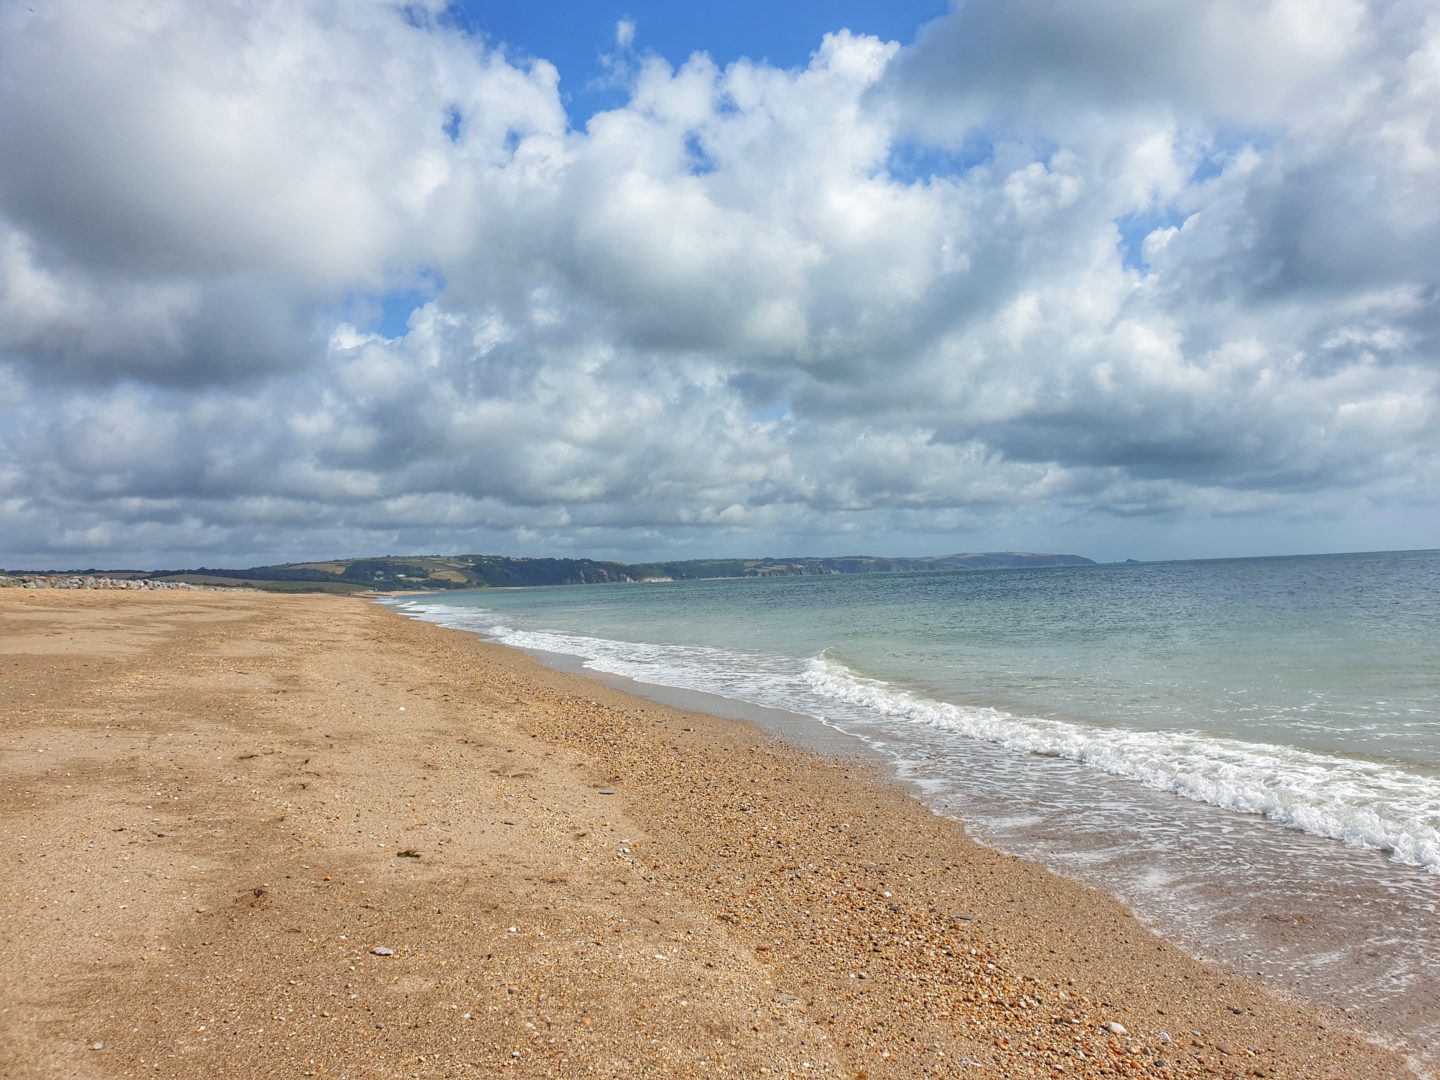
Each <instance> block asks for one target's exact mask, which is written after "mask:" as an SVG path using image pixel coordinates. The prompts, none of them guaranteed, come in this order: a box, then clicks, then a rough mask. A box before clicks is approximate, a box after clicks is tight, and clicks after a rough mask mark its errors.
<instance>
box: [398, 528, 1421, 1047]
mask: <svg viewBox="0 0 1440 1080" xmlns="http://www.w3.org/2000/svg"><path fill="white" fill-rule="evenodd" d="M385 602H386V603H389V604H391V605H393V606H394V607H396V608H397V609H398V610H399V611H401V612H402V613H404V614H406V615H409V616H412V617H414V618H418V619H423V620H426V621H429V622H435V623H439V624H441V625H443V626H449V627H455V628H459V629H462V630H468V631H472V632H474V633H476V634H479V635H481V636H483V637H485V638H488V639H490V640H493V641H497V642H500V643H503V644H506V645H512V646H516V647H519V648H522V649H526V650H529V651H531V652H533V653H536V654H537V655H539V656H541V658H542V659H547V660H549V661H551V662H553V663H557V664H560V665H562V666H563V665H566V664H568V665H571V666H581V667H583V668H585V669H588V670H590V671H592V672H595V673H599V674H601V675H602V676H604V677H608V678H611V679H614V680H618V681H621V682H622V683H624V684H625V685H627V686H628V687H629V688H630V689H632V690H635V691H638V692H642V693H643V692H648V693H651V694H653V695H655V696H659V697H661V698H662V699H665V700H674V699H675V695H676V694H680V695H682V696H683V695H688V696H689V697H688V699H685V698H683V697H682V701H681V703H682V704H690V705H692V706H694V707H699V708H705V707H707V703H708V704H710V705H715V706H721V705H723V708H711V710H710V711H716V712H722V713H725V714H727V715H741V716H748V717H749V718H750V719H753V720H755V721H757V722H760V723H763V724H766V725H768V726H770V727H772V728H775V729H777V730H780V731H781V732H782V734H785V735H787V736H788V737H791V738H794V739H796V740H797V741H800V742H802V743H807V744H812V745H823V746H825V747H826V748H829V749H841V750H843V748H845V747H850V748H853V749H854V751H855V752H863V753H864V754H866V755H867V756H869V757H871V758H872V759H874V760H876V761H878V762H880V763H881V764H882V765H883V767H885V768H887V769H889V770H890V771H891V772H892V773H893V774H894V775H895V776H897V777H898V778H900V779H901V780H903V781H904V782H906V783H908V784H909V785H911V786H912V788H913V790H914V791H915V792H916V794H917V795H918V796H919V797H920V798H921V799H923V800H924V801H925V802H926V803H928V804H929V805H930V806H931V807H932V808H933V809H934V810H935V811H936V812H938V813H940V814H944V815H950V816H953V817H956V818H959V819H961V820H962V821H963V822H964V823H965V825H966V827H967V829H968V831H969V833H970V835H972V836H973V837H974V838H975V839H977V840H979V841H980V842H982V843H984V844H987V845H990V846H992V847H994V848H998V849H1000V850H1003V851H1007V852H1010V853H1013V854H1016V855H1021V856H1024V857H1026V858H1029V859H1034V860H1037V861H1039V862H1041V863H1043V864H1045V865H1046V866H1048V867H1049V868H1050V869H1052V870H1054V871H1055V872H1057V873H1059V874H1062V875H1064V876H1066V877H1069V878H1073V879H1075V880H1078V881H1080V882H1083V883H1085V884H1087V885H1090V886H1093V887H1095V888H1098V889H1101V890H1104V891H1106V892H1109V893H1111V894H1113V895H1115V896H1117V897H1119V898H1120V899H1121V900H1122V901H1124V902H1125V903H1126V904H1127V905H1128V906H1129V907H1130V909H1131V911H1133V912H1134V913H1135V914H1136V916H1137V917H1139V918H1140V919H1142V920H1143V921H1144V922H1145V923H1146V924H1147V925H1149V926H1150V927H1151V928H1152V929H1153V930H1155V931H1156V932H1157V933H1159V934H1161V935H1162V936H1164V937H1167V938H1168V939H1170V940H1172V941H1174V942H1175V943H1177V944H1178V945H1180V946H1181V947H1183V948H1185V949H1186V950H1188V951H1190V952H1191V953H1193V954H1195V955H1198V956H1202V957H1204V958H1207V959H1210V960H1213V961H1217V962H1219V963H1221V964H1223V965H1225V966H1228V967H1230V968H1232V969H1234V970H1237V971H1239V972H1242V973H1244V974H1246V975H1249V976H1252V977H1256V978H1258V979H1260V980H1261V981H1263V982H1266V983H1268V984H1269V985H1271V986H1272V987H1274V988H1276V989H1278V990H1280V991H1281V992H1283V993H1287V994H1290V995H1293V996H1298V997H1299V998H1301V999H1304V1000H1308V1001H1310V1002H1313V1003H1316V1004H1319V1005H1322V1006H1325V1007H1329V1008H1333V1009H1338V1010H1341V1011H1343V1012H1344V1013H1345V1014H1346V1016H1347V1018H1348V1019H1349V1020H1350V1021H1351V1022H1353V1023H1354V1024H1355V1025H1356V1026H1357V1027H1358V1028H1361V1029H1364V1030H1367V1031H1369V1032H1372V1033H1374V1034H1375V1035H1377V1036H1378V1037H1379V1038H1380V1039H1381V1041H1385V1042H1389V1043H1392V1044H1394V1045H1397V1046H1400V1047H1402V1048H1404V1049H1406V1050H1408V1051H1409V1052H1411V1053H1412V1054H1413V1055H1415V1056H1416V1057H1417V1058H1418V1059H1419V1060H1421V1061H1424V1062H1428V1063H1429V1066H1430V1067H1431V1068H1433V1067H1434V1066H1435V1065H1436V1063H1437V1062H1440V1049H1437V1048H1440V551H1402V552H1378V553H1363V554H1343V555H1306V556H1294V557H1277V558H1247V559H1219V560H1203V561H1185V562H1155V563H1126V564H1109V565H1095V566H1081V567H1056V568H1044V569H1016V570H985V571H954V572H942V573H920V574H856V575H823V576H813V577H776V578H758V579H750V578H743V579H725V580H710V581H687V582H671V583H646V584H638V585H637V584H617V585H597V586H561V587H553V588H531V589H491V590H474V591H463V592H447V593H438V594H425V595H417V596H414V597H392V598H389V599H388V600H386V601H385ZM777 717H779V718H781V719H780V720H778V721H777V719H776V718H777ZM826 737H828V738H829V740H830V741H829V742H827V741H826Z"/></svg>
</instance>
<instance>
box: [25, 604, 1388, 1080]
mask: <svg viewBox="0 0 1440 1080" xmlns="http://www.w3.org/2000/svg"><path fill="white" fill-rule="evenodd" d="M0 724H3V736H0V757H3V765H0V775H3V787H0V829H3V837H4V857H3V860H0V919H3V922H0V927H3V933H0V1074H3V1075H4V1076H5V1077H88V1076H94V1077H112V1076H113V1077H119V1076H205V1077H271V1076H323V1077H340V1076H349V1077H401V1076H405V1077H447V1076H489V1075H493V1074H503V1075H511V1076H516V1077H524V1076H628V1075H637V1076H644V1075H674V1076H707V1075H730V1076H746V1077H752V1076H767V1075H768V1076H843V1077H847V1078H854V1077H874V1078H880V1077H922V1076H937V1077H939V1076H959V1077H1042V1076H1043V1077H1055V1076H1087V1077H1090V1076H1148V1077H1171V1076H1175V1077H1198V1076H1205V1077H1252V1076H1266V1077H1317V1078H1320V1077H1324V1078H1328V1077H1334V1078H1340V1080H1366V1078H1372V1077H1390V1076H1402V1075H1408V1074H1407V1073H1406V1072H1405V1066H1404V1063H1403V1062H1402V1061H1401V1060H1400V1059H1399V1058H1398V1057H1396V1056H1394V1055H1392V1054H1390V1053H1388V1052H1386V1051H1382V1050H1380V1049H1377V1048H1375V1047H1373V1046H1371V1045H1369V1044H1367V1043H1365V1042H1363V1041H1361V1040H1360V1039H1358V1038H1355V1037H1353V1036H1351V1035H1350V1034H1348V1033H1347V1032H1346V1031H1345V1029H1344V1026H1343V1024H1342V1023H1340V1022H1338V1021H1336V1020H1334V1019H1333V1018H1327V1017H1325V1016H1323V1015H1320V1014H1317V1013H1314V1012H1309V1011H1306V1010H1304V1009H1301V1008H1298V1007H1296V1006H1294V1005H1291V1004H1287V1003H1285V1002H1282V1001H1280V1000H1279V999H1277V998H1275V997H1274V996H1272V995H1270V994H1269V993H1267V992H1265V991H1263V990H1261V989H1259V988H1257V987H1256V986H1255V985H1253V984H1251V983H1249V982H1246V981H1245V980H1243V979H1241V978H1239V977H1236V976H1232V975H1229V974H1225V973H1222V972H1220V971H1217V970H1215V969H1213V968H1210V967H1207V966H1205V965H1202V964H1200V963H1197V962H1195V961H1193V960H1191V959H1189V958H1188V957H1186V956H1184V955H1183V954H1181V953H1179V952H1178V951H1177V950H1175V949H1174V948H1172V947H1170V946H1169V945H1167V944H1165V943H1163V942H1161V941H1159V940H1157V939H1156V938H1155V937H1153V936H1152V935H1150V934H1149V933H1147V932H1146V931H1145V930H1144V929H1143V928H1141V927H1140V926H1138V925H1137V924H1136V922H1135V920H1134V919H1132V918H1131V917H1130V916H1129V915H1128V914H1127V913H1126V912H1125V911H1124V909H1123V908H1122V907H1121V906H1120V905H1118V904H1117V903H1115V902H1113V901H1112V900H1110V899H1108V898H1107V897H1105V896H1102V895H1100V894H1098V893H1094V892H1091V891H1089V890H1086V889H1084V888H1082V887H1080V886H1078V885H1075V884H1073V883H1070V882H1067V881H1063V880H1061V879H1058V878H1056V877H1054V876H1052V875H1050V874H1048V873H1046V872H1045V871H1044V870H1042V869H1040V868H1039V867H1037V866H1035V865H1033V864H1030V863H1026V862H1024V861H1021V860H1017V859H1013V858H1009V857H1006V856H1003V855H999V854H996V853H994V852H991V851H989V850H987V849H985V848H982V847H979V846H977V845H975V844H973V843H972V842H970V841H969V840H968V839H967V838H966V836H965V833H964V830H963V828H962V827H961V826H960V825H959V824H957V823H955V822H952V821H948V820H945V819H942V818H938V817H936V816H934V815H933V814H931V813H930V812H929V811H927V810H926V809H924V808H923V807H922V806H921V805H920V804H919V803H917V802H915V801H914V800H913V799H912V798H910V797H909V796H908V795H906V794H905V793H904V792H902V791H900V790H899V789H897V788H896V787H894V786H893V785H891V784H889V783H887V782H886V781H884V780H883V779H882V778H880V777H878V776H876V775H873V774H871V773H870V772H869V770H868V769H867V768H866V767H865V766H863V765H860V764H857V763H846V762H836V761H826V760H822V759H819V758H815V757H811V756H808V755H806V754H805V753H803V752H800V751H798V750H795V749H793V748H791V747H789V746H787V745H785V744H783V743H780V742H779V741H777V740H775V739H773V738H772V737H770V736H767V735H765V734H763V733H762V732H760V731H758V730H755V729H752V728H749V727H747V726H746V725H744V724H739V723H736V722H732V721H723V720H717V719H713V718H710V717H706V716H702V715H696V714H687V713H683V712H679V711H676V710H673V709H669V708H666V707H664V706H661V705H657V704H653V703H651V702H648V701H644V700H640V699H637V698H634V697H629V696H627V695H625V694H623V693H621V692H619V691H617V690H614V689H611V688H609V687H606V686H604V685H602V684H600V683H598V682H595V681H592V680H588V679H584V678H581V677H577V676H571V675H565V674H561V673H557V672H554V671H550V670H547V669H545V668H542V667H540V666H539V665H537V664H536V663H534V662H533V661H532V660H530V659H529V658H528V657H526V656H524V655H522V654H519V653H516V652H513V651H510V650H506V649H502V648H499V647H496V646H492V645H488V644H485V643H483V642H481V641H479V640H477V639H475V638H473V637H470V636H468V635H464V634H460V633H457V632H453V631H447V630H442V629H439V628H436V627H433V626H427V625H422V624H418V623H412V622H407V621H405V620H404V619H402V618H400V617H398V616H396V615H394V614H392V613H390V612H388V611H386V610H383V609H381V608H379V607H377V606H376V605H374V604H371V603H367V602H365V601H363V600H357V599H343V598H337V597H293V596H269V595H263V594H257V593H248V594H240V593H236V594H217V593H99V592H93V593H85V592H49V593H47V592H20V591H15V590H6V591H5V592H0ZM377 949H379V950H389V951H388V952H386V953H384V954H383V955H377V954H376V952H375V950H377ZM1107 1025H1118V1027H1116V1028H1115V1029H1113V1030H1112V1029H1110V1028H1107ZM1121 1028H1123V1031H1121V1030H1120V1029H1121Z"/></svg>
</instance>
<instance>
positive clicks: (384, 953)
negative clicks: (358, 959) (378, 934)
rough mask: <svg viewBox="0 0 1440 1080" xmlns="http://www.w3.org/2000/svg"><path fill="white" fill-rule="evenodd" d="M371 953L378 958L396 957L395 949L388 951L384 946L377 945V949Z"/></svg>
mask: <svg viewBox="0 0 1440 1080" xmlns="http://www.w3.org/2000/svg"><path fill="white" fill-rule="evenodd" d="M370 951H371V952H372V953H373V954H374V955H376V956H394V955H395V950H394V949H387V948H386V947H385V946H384V945H376V946H375V948H373V949H371V950H370Z"/></svg>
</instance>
